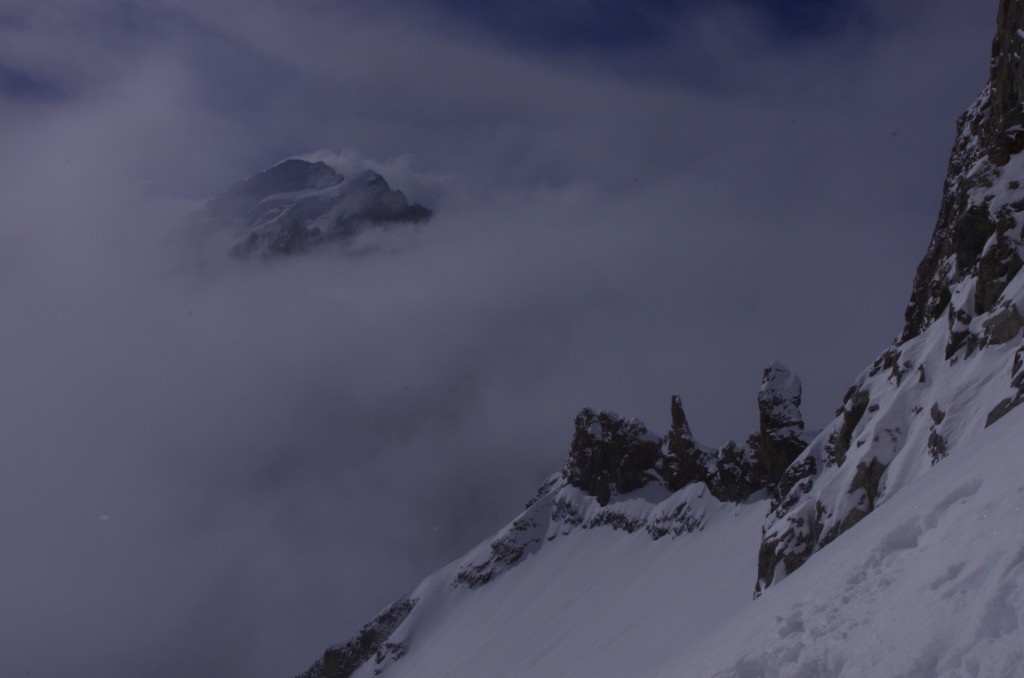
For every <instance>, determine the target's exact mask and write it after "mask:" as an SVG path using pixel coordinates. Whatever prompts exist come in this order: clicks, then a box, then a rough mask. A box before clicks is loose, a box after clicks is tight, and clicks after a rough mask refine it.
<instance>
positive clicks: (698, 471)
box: [659, 395, 708, 492]
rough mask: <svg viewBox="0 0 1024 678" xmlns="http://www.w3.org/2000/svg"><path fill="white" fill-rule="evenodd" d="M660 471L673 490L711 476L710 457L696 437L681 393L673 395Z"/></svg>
mask: <svg viewBox="0 0 1024 678" xmlns="http://www.w3.org/2000/svg"><path fill="white" fill-rule="evenodd" d="M659 472H660V473H661V476H662V477H663V478H664V479H665V484H666V485H667V486H668V488H669V489H670V490H672V491H673V492H675V491H676V490H679V489H681V488H683V487H686V486H687V485H689V484H690V483H696V482H703V481H705V480H707V477H708V470H707V459H706V458H705V455H704V453H703V452H701V450H700V449H699V448H698V446H697V443H696V441H695V440H694V439H693V433H691V432H690V424H689V422H687V420H686V413H685V412H683V403H682V400H680V398H679V396H677V395H676V396H672V428H670V429H669V432H668V435H667V436H665V449H664V460H663V461H662V464H661V467H660V469H659Z"/></svg>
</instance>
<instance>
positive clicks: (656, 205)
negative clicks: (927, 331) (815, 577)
mask: <svg viewBox="0 0 1024 678" xmlns="http://www.w3.org/2000/svg"><path fill="white" fill-rule="evenodd" d="M6 4H7V6H8V9H5V10H2V11H0V63H3V64H4V67H5V69H6V70H5V71H4V72H7V73H15V74H17V78H20V79H19V80H17V82H18V83H21V84H20V85H18V86H17V87H14V86H5V85H3V84H2V83H9V82H13V81H12V80H11V78H6V77H5V78H3V79H0V157H3V159H4V161H3V163H2V165H0V204H2V205H3V219H2V221H0V314H2V318H3V322H2V325H0V328H2V329H0V337H2V341H0V345H2V346H3V348H4V351H3V357H2V358H0V374H3V378H2V380H0V412H2V415H0V423H2V426H0V428H2V430H3V431H4V436H3V459H4V469H3V472H2V473H0V542H2V543H3V544H4V545H5V546H4V552H3V554H0V607H2V609H4V610H7V611H13V613H9V614H7V615H5V621H4V622H2V623H0V673H4V674H5V675H8V674H9V675H25V674H26V673H27V672H28V671H32V673H33V675H71V674H80V675H110V676H121V675H124V676H128V675H149V676H163V675H166V676H172V675H189V674H195V675H246V676H280V675H289V672H295V671H298V670H300V669H302V668H303V666H304V665H305V664H306V663H308V662H309V661H311V660H312V659H313V658H314V657H315V656H316V654H317V653H318V652H320V651H321V650H322V649H323V647H324V646H326V645H327V644H329V643H332V642H337V641H339V640H342V639H343V637H344V636H345V635H346V634H349V633H351V632H353V631H354V630H356V629H357V628H358V626H359V625H360V624H361V623H362V622H363V621H364V620H365V619H366V618H368V617H369V616H371V615H372V614H373V613H374V612H375V611H376V610H377V609H378V608H380V607H382V606H383V605H385V604H386V603H387V602H389V600H390V599H392V598H394V597H396V596H397V595H399V594H400V593H401V592H402V591H403V590H404V589H406V588H409V587H411V586H412V585H413V584H415V582H416V581H418V580H419V578H421V577H422V576H423V575H425V574H427V573H428V572H429V571H430V570H431V569H433V568H435V567H437V566H438V565H441V564H443V563H444V562H445V561H447V560H448V559H451V558H453V557H456V556H457V555H459V553H461V552H462V551H463V550H464V549H465V548H467V547H468V546H470V545H472V544H474V543H476V542H477V541H479V540H480V539H483V538H485V537H486V536H487V534H488V533H489V532H490V531H492V530H493V529H495V528H497V527H498V526H499V525H500V524H501V523H502V522H503V521H505V520H507V519H509V518H511V517H512V515H513V514H514V512H515V511H516V510H517V508H518V507H519V506H520V505H521V503H522V502H524V501H525V500H526V499H528V498H529V496H530V494H531V492H532V490H533V489H534V487H535V486H536V485H537V484H538V483H539V482H540V481H541V480H542V479H543V478H544V477H545V476H546V475H547V474H549V473H551V472H553V471H555V470H557V468H558V465H559V464H560V463H561V461H562V458H563V455H564V454H565V452H566V449H567V443H568V438H569V435H570V434H571V424H572V417H573V415H574V414H575V412H576V411H578V410H579V409H580V408H582V407H584V406H594V407H601V408H609V409H613V410H617V411H620V412H621V413H623V414H631V415H636V416H640V417H642V418H644V419H645V420H646V421H647V423H648V424H649V425H650V426H651V427H653V428H654V429H656V430H661V429H664V428H665V427H666V426H667V423H668V398H669V396H670V395H671V394H672V393H676V392H678V393H680V394H681V395H682V396H683V402H684V404H685V406H686V408H687V411H688V414H689V415H690V418H691V421H692V423H693V426H694V430H695V433H696V435H697V436H698V437H699V438H700V439H701V440H703V441H705V442H707V443H709V444H720V443H722V442H724V440H725V439H727V438H729V437H739V436H744V435H746V434H747V433H748V432H749V431H750V430H752V429H753V427H754V426H755V425H756V410H755V400H754V396H755V392H756V388H757V385H758V382H759V379H760V371H761V369H763V367H764V366H765V365H766V364H767V363H768V362H770V361H772V360H781V361H782V362H784V363H786V364H787V365H788V366H789V367H790V368H791V369H793V370H794V371H795V372H797V373H798V374H800V375H801V377H802V379H803V381H804V393H805V399H806V401H807V402H806V407H805V418H806V419H807V420H808V423H809V424H810V425H822V424H824V422H825V421H826V419H827V418H828V417H829V416H830V415H829V413H830V411H831V410H832V409H834V407H835V406H836V404H837V403H838V400H839V398H840V397H841V395H842V393H843V391H844V390H845V388H846V386H847V385H848V384H849V383H850V382H851V381H852V380H853V378H855V377H856V374H857V372H858V371H859V370H860V369H862V368H863V367H864V366H865V365H866V364H867V363H868V362H869V361H870V360H871V359H873V358H874V356H875V354H877V353H878V352H879V351H880V350H881V349H883V348H884V347H885V345H886V344H887V343H888V341H889V340H890V339H891V337H892V336H894V335H895V334H896V333H897V332H898V330H899V327H900V322H901V317H900V316H901V313H902V308H903V306H904V304H905V299H906V296H907V292H908V290H909V286H910V281H911V276H912V273H913V267H914V265H915V264H916V261H917V259H918V257H919V256H920V254H921V253H922V252H923V250H924V246H925V244H926V242H927V238H928V236H929V234H930V228H931V224H932V222H933V217H934V214H935V211H936V209H937V202H938V196H939V190H940V185H941V179H942V174H943V171H944V167H945V160H946V154H947V152H948V146H949V143H950V141H951V137H952V130H953V120H954V119H955V117H956V115H958V114H959V112H960V111H961V110H962V109H963V108H965V107H966V105H967V104H968V103H969V102H970V100H971V98H972V96H973V94H974V92H975V91H976V90H977V89H978V88H979V87H980V86H981V84H982V82H983V80H984V77H985V75H986V73H985V68H986V66H987V64H986V63H985V56H986V53H987V52H986V50H987V44H988V39H989V37H990V33H991V26H992V20H991V17H992V16H994V9H995V2H994V1H993V2H986V3H982V4H984V5H985V6H984V7H979V6H977V3H972V4H971V6H970V7H967V6H965V3H962V2H954V1H953V0H949V1H943V2H927V3H926V2H923V1H922V2H911V3H901V4H900V7H898V8H894V7H892V6H890V5H891V3H884V2H881V1H879V2H877V3H872V2H864V3H860V4H858V5H857V10H858V13H859V14H861V15H863V14H867V15H869V16H870V17H871V18H872V21H871V22H870V26H866V25H865V24H864V23H863V22H860V21H851V22H849V24H839V26H840V27H839V28H837V29H835V30H831V31H830V32H829V34H828V35H827V37H822V36H817V37H816V36H815V35H814V34H801V35H800V36H798V38H794V39H793V40H790V41H782V40H780V39H779V35H778V32H777V27H775V26H773V25H771V24H770V23H769V22H768V21H767V20H766V19H765V16H764V15H763V14H762V13H760V12H758V11H755V10H754V9H752V8H751V7H750V6H749V4H746V3H744V4H716V5H715V6H714V7H707V6H703V7H697V8H695V9H694V10H693V11H691V12H686V13H684V14H680V16H679V18H678V19H676V20H674V22H669V23H668V24H666V25H663V26H660V27H659V30H660V31H662V32H663V33H664V34H665V35H669V36H671V39H668V40H658V41H655V42H645V41H642V40H641V41H635V42H630V43H628V44H615V45H610V46H608V48H607V49H605V50H597V49H594V48H593V47H588V48H587V49H585V50H566V51H563V52H557V53H554V52H551V51H545V50H541V51H530V50H528V49H525V48H523V46H522V45H520V44H511V45H510V44H508V43H505V42H502V43H501V45H500V46H496V45H494V44H493V39H492V36H491V35H490V34H489V33H487V32H486V31H481V30H479V29H478V28H475V27H474V26H473V25H468V24H467V23H466V22H464V21H461V20H458V19H457V18H456V17H453V16H452V15H451V14H448V13H446V12H445V11H443V10H442V9H437V8H435V9H433V10H428V9H423V8H419V9H415V8H412V7H404V8H403V9H402V10H401V11H389V10H386V9H382V8H381V7H380V6H379V5H378V4H375V3H365V4H360V3H352V4H349V5H344V6H342V7H339V6H337V5H335V4H333V3H322V2H317V1H315V0H307V1H305V2H298V3H277V2H272V1H270V0H266V1H262V2H249V3H244V5H243V4H240V3H236V2H227V1H222V2H205V3H199V2H182V3H176V4H174V5H172V4H170V3H168V4H166V5H164V4H160V3H155V4H149V3H147V4H141V3H140V4H133V3H124V2H105V1H104V0H91V1H90V2H81V1H76V2H66V3H60V2H53V3H47V4H46V7H45V8H40V7H39V6H38V3H28V2H24V3H22V2H19V1H13V2H8V3H6ZM951 36H956V37H955V38H953V37H951ZM12 77H14V76H12ZM323 149H327V150H323ZM297 154H315V155H316V157H321V158H325V159H328V160H330V161H331V162H332V163H334V164H336V165H338V166H339V167H341V168H342V169H343V170H353V169H357V168H359V167H363V166H371V167H374V168H377V169H379V170H380V171H382V172H383V173H384V174H385V175H386V176H387V177H388V179H389V180H391V181H392V183H393V184H395V185H396V186H398V187H400V188H403V189H405V190H406V191H407V192H408V193H409V194H410V197H411V198H413V199H416V200H420V201H423V202H427V203H429V204H431V205H432V206H435V207H436V208H437V213H438V216H437V218H436V219H435V220H434V221H433V222H431V223H430V224H428V225H426V226H424V227H422V228H418V229H412V230H404V231H396V232H392V233H387V234H383V235H370V236H367V237H366V238H365V239H364V240H363V241H362V242H360V243H359V244H358V247H356V248H355V250H356V251H355V252H353V253H349V254H347V255H338V253H336V252H324V253H318V254H316V255H314V256H311V257H307V258H303V259H301V260H294V261H282V262H273V263H272V264H269V265H264V264H260V263H257V264H242V263H240V262H234V261H228V260H224V259H221V258H218V257H216V256H210V254H209V252H205V253H202V252H198V251H197V249H198V247H197V244H196V243H195V242H194V241H193V240H190V238H192V237H193V235H192V233H191V231H189V230H188V229H187V228H185V227H184V226H183V225H182V222H183V220H184V219H185V217H186V216H187V214H188V213H189V211H190V210H191V209H193V208H194V207H195V206H196V205H197V204H199V203H200V202H201V201H202V199H204V198H205V197H208V196H210V195H211V194H213V193H215V192H217V191H219V190H222V189H223V188H225V187H226V186H227V185H228V184H230V183H232V182H233V181H235V180H237V179H239V178H241V177H242V176H245V175H247V174H250V173H252V172H255V171H257V170H259V169H262V168H263V167H264V166H266V165H269V164H270V163H272V162H275V161H277V160H279V159H281V158H283V157H286V156H290V155H297ZM752 580H753V573H752Z"/></svg>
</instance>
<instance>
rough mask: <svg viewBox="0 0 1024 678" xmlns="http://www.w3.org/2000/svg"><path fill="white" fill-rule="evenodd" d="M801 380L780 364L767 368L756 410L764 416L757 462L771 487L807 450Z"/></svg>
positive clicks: (773, 364) (762, 417) (758, 395)
mask: <svg viewBox="0 0 1024 678" xmlns="http://www.w3.org/2000/svg"><path fill="white" fill-rule="evenodd" d="M801 395H802V389H801V386H800V379H798V378H797V377H796V375H794V374H793V373H792V372H790V371H789V370H788V369H786V367H785V366H783V365H781V364H780V363H772V364H771V365H769V366H768V367H767V368H765V371H764V376H763V377H762V379H761V390H760V391H759V392H758V394H757V407H758V410H759V411H760V415H761V427H760V431H759V442H760V445H759V447H760V449H759V454H758V458H759V460H760V462H761V465H762V467H763V468H764V470H765V473H766V474H767V480H768V482H769V483H771V484H774V483H777V482H778V481H779V479H780V478H781V477H782V474H783V473H784V472H785V471H786V468H787V467H788V466H789V465H790V464H792V463H793V460H795V459H796V458H797V457H798V456H799V455H800V453H801V452H802V451H803V449H804V447H805V443H804V440H803V433H804V420H803V417H802V416H801V414H800V399H801Z"/></svg>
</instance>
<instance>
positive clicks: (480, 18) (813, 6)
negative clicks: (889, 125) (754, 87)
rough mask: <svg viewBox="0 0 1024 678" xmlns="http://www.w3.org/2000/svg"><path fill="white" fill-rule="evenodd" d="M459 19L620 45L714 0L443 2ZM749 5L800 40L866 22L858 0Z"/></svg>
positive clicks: (496, 29)
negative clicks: (853, 22) (858, 8)
mask: <svg viewBox="0 0 1024 678" xmlns="http://www.w3.org/2000/svg"><path fill="white" fill-rule="evenodd" d="M437 4H438V5H440V6H441V7H443V8H444V9H446V10H448V11H449V12H451V13H452V14H453V15H455V16H457V17H459V19H461V20H463V21H466V22H469V23H472V24H475V25H477V26H478V27H480V28H483V29H484V30H486V31H487V32H489V33H490V34H492V35H493V36H495V37H497V38H499V39H501V40H504V41H508V42H510V43H513V44H516V45H519V46H522V47H532V48H540V49H544V50H555V51H562V50H572V49H580V48H585V49H598V50H601V49H616V48H622V47H631V46H636V45H640V44H650V43H657V42H658V41H660V40H664V39H667V38H668V37H669V36H668V34H667V33H666V26H667V25H669V24H671V23H672V21H670V20H674V19H675V20H678V19H679V18H684V17H685V16H686V14H687V13H693V12H696V11H700V10H703V9H707V8H708V7H709V6H714V5H720V4H721V3H714V2H713V0H644V1H643V2H623V1H621V0H555V1H548V2H537V1H536V0H534V1H533V2H519V1H517V0H496V1H494V2H487V3H481V2H476V1H474V0H437ZM735 4H736V5H737V6H739V7H743V8H745V9H753V10H754V11H756V12H759V13H763V15H764V17H765V19H766V20H767V23H768V24H769V25H770V26H771V30H772V31H773V34H774V35H775V36H776V37H777V38H778V39H779V40H780V41H786V40H794V39H801V38H806V37H809V36H814V35H822V34H828V33H830V32H833V31H835V30H836V29H837V28H839V27H841V26H843V25H845V24H847V23H848V22H850V21H855V20H856V21H863V20H865V13H864V12H862V11H858V10H857V8H856V5H855V3H854V2H852V0H736V2H735Z"/></svg>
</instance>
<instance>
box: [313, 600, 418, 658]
mask: <svg viewBox="0 0 1024 678" xmlns="http://www.w3.org/2000/svg"><path fill="white" fill-rule="evenodd" d="M416 602H417V601H415V600H413V599H410V598H404V599H402V600H400V601H398V602H396V603H395V604H393V605H391V606H390V607H388V608H387V609H386V610H384V611H383V612H381V613H380V614H379V615H377V616H376V617H374V619H373V621H371V622H370V623H369V624H366V625H365V626H363V628H362V629H360V631H359V633H358V634H356V636H355V637H354V638H353V639H352V640H350V641H348V642H347V643H345V644H344V645H337V646H335V647H331V648H328V649H327V651H326V652H324V656H323V657H321V658H320V659H318V660H317V661H316V662H315V663H314V664H313V665H312V666H311V667H309V669H308V670H307V671H306V672H305V673H303V674H301V675H299V676H297V678H348V676H351V675H352V674H353V673H355V671H356V669H358V668H359V667H360V666H362V665H363V664H364V663H366V662H367V661H369V660H371V659H373V660H375V661H376V663H377V664H383V663H384V662H385V661H386V660H388V659H391V660H397V659H400V658H401V657H402V656H403V655H404V654H405V652H406V651H407V649H408V648H406V647H405V646H404V644H402V643H390V642H387V640H388V637H389V636H390V635H391V634H392V633H394V631H395V629H397V628H398V627H399V625H401V623H402V622H403V621H405V618H406V617H408V616H409V613H410V612H412V609H413V608H414V607H415V606H416Z"/></svg>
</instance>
